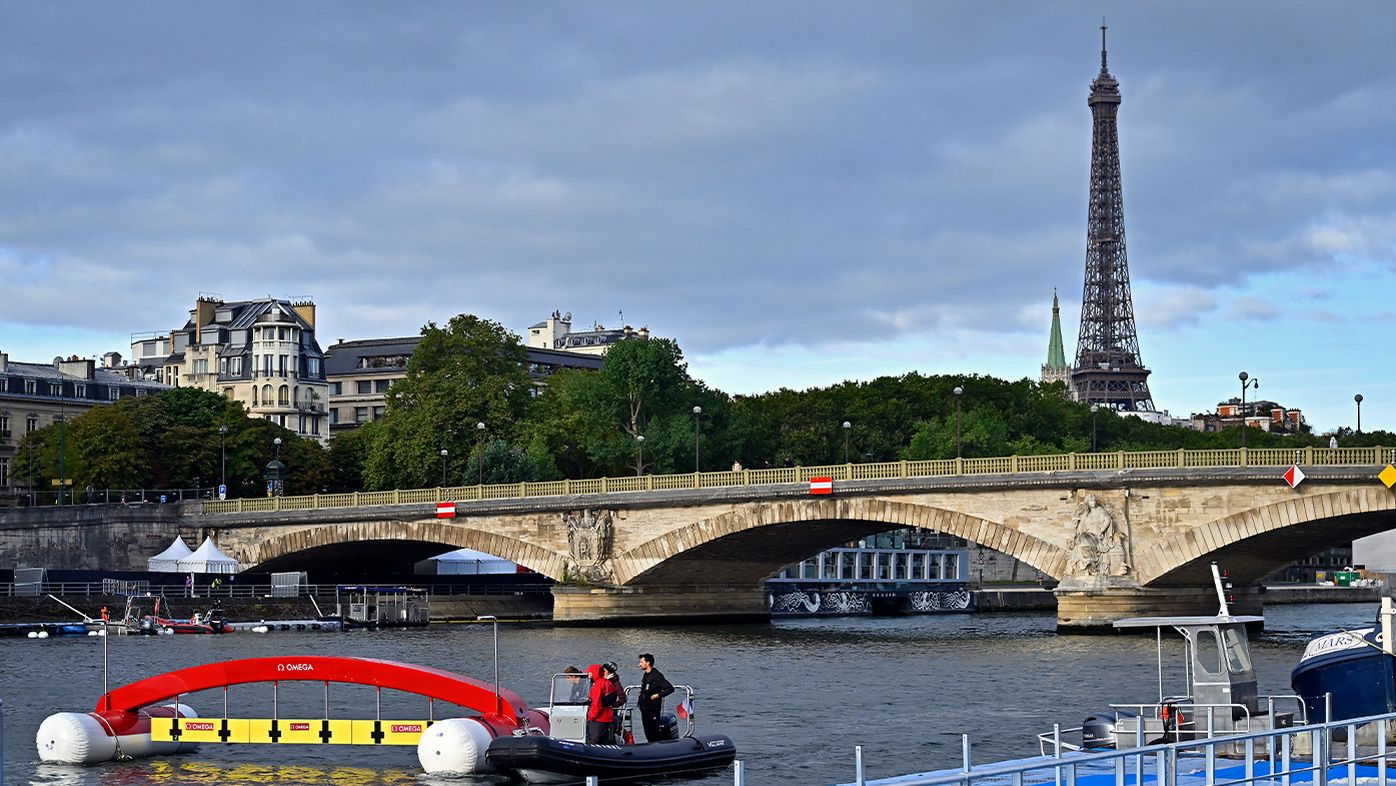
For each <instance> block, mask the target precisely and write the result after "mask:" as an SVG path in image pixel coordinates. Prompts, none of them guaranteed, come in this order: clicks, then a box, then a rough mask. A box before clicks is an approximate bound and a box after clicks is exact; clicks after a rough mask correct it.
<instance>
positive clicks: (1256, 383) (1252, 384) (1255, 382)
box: [1236, 371, 1260, 448]
mask: <svg viewBox="0 0 1396 786" xmlns="http://www.w3.org/2000/svg"><path fill="white" fill-rule="evenodd" d="M1236 378H1237V379H1239V380H1241V447H1243V448H1244V447H1245V446H1246V388H1252V389H1255V390H1260V378H1259V377H1257V378H1255V379H1250V374H1247V373H1246V372H1244V371H1242V372H1241V373H1240V374H1237V375H1236ZM1248 379H1249V380H1250V381H1249V382H1247V381H1246V380H1248Z"/></svg>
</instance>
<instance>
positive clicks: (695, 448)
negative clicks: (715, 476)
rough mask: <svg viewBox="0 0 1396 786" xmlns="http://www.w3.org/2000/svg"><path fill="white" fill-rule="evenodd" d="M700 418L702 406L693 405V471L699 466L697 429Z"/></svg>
mask: <svg viewBox="0 0 1396 786" xmlns="http://www.w3.org/2000/svg"><path fill="white" fill-rule="evenodd" d="M702 419H703V408H702V407H700V406H696V405H695V406H694V407H693V471H694V472H695V473H697V472H699V469H698V466H699V464H698V444H699V431H698V425H699V423H701V422H702Z"/></svg>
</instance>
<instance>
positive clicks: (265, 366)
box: [262, 355, 271, 376]
mask: <svg viewBox="0 0 1396 786" xmlns="http://www.w3.org/2000/svg"><path fill="white" fill-rule="evenodd" d="M262 373H263V374H265V375H267V376H271V355H263V356H262Z"/></svg>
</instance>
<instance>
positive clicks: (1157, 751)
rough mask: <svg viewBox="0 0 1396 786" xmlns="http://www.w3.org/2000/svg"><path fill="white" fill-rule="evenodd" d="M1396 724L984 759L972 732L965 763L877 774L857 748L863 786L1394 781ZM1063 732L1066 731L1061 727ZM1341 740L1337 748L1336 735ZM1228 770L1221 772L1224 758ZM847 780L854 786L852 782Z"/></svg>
mask: <svg viewBox="0 0 1396 786" xmlns="http://www.w3.org/2000/svg"><path fill="white" fill-rule="evenodd" d="M1364 730H1370V731H1369V734H1368V735H1367V739H1371V740H1373V741H1374V742H1373V744H1370V745H1363V746H1362V747H1360V748H1359V745H1358V736H1359V732H1360V731H1364ZM1393 731H1396V712H1390V713H1384V714H1380V715H1370V716H1366V717H1362V718H1351V719H1346V720H1336V721H1329V722H1326V723H1314V724H1309V725H1303V726H1289V727H1284V728H1279V729H1266V730H1263V731H1253V732H1244V733H1236V734H1227V735H1224V736H1219V737H1209V738H1200V739H1193V740H1180V741H1177V742H1168V743H1156V744H1151V745H1145V746H1142V747H1138V748H1127V749H1119V750H1103V751H1079V752H1065V751H1063V752H1060V753H1057V754H1055V755H1047V756H1043V757H1040V758H1034V759H1027V760H1022V759H1020V760H1017V761H1009V762H1001V763H998V764H987V765H976V764H974V763H973V757H972V747H971V744H970V740H969V735H964V736H963V737H962V738H961V743H962V760H963V764H962V766H961V767H959V768H957V769H950V770H941V771H937V772H928V773H923V774H913V775H903V776H899V777H895V778H887V779H882V780H879V781H875V782H874V781H869V780H868V778H867V773H866V767H865V765H866V761H865V757H864V754H863V749H862V746H856V747H855V749H854V775H855V780H854V781H853V782H852V783H853V784H856V786H866V785H867V784H870V783H873V784H887V786H892V785H893V784H895V786H951V785H952V784H954V785H955V786H1028V785H1029V784H1048V783H1052V784H1076V783H1077V782H1078V778H1082V777H1086V776H1088V775H1109V774H1111V773H1113V775H1114V782H1115V783H1116V784H1122V783H1136V784H1137V783H1143V782H1145V780H1146V779H1147V780H1152V781H1154V783H1156V784H1159V786H1176V784H1178V783H1179V782H1180V778H1181V779H1182V780H1183V782H1186V781H1187V780H1188V779H1190V778H1193V779H1200V778H1202V777H1203V776H1205V778H1206V780H1205V783H1206V784H1207V786H1271V785H1272V784H1284V785H1285V786H1288V785H1289V784H1291V783H1297V782H1301V781H1302V782H1311V783H1312V784H1313V786H1328V784H1329V782H1330V780H1338V779H1342V780H1345V781H1346V782H1347V783H1349V784H1352V783H1357V782H1358V780H1357V779H1358V776H1359V771H1358V769H1359V766H1360V767H1362V777H1363V778H1364V779H1367V778H1370V779H1371V781H1372V782H1373V783H1374V784H1377V785H1378V786H1386V784H1387V783H1388V776H1389V774H1390V772H1389V771H1390V764H1389V763H1388V762H1387V740H1388V739H1389V738H1390V736H1391V734H1392V732H1393ZM1059 733H1060V732H1059ZM1335 739H1336V740H1338V741H1339V745H1338V746H1337V749H1336V750H1335V746H1334V741H1335ZM1219 760H1220V761H1221V763H1222V765H1223V768H1224V771H1222V772H1218V761H1219ZM844 786H852V785H851V784H845V785H844Z"/></svg>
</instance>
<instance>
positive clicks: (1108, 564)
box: [1064, 494, 1136, 586]
mask: <svg viewBox="0 0 1396 786" xmlns="http://www.w3.org/2000/svg"><path fill="white" fill-rule="evenodd" d="M1122 502H1124V500H1122ZM1072 525H1073V527H1074V530H1075V534H1074V535H1073V536H1072V538H1071V542H1070V543H1068V544H1067V563H1066V572H1067V576H1066V577H1065V581H1064V583H1068V582H1069V583H1073V584H1095V585H1106V586H1119V585H1125V584H1130V585H1132V584H1135V583H1136V579H1135V576H1134V566H1133V564H1132V562H1133V557H1132V556H1131V546H1132V544H1131V543H1130V524H1129V517H1128V514H1127V508H1126V507H1125V506H1124V505H1123V504H1116V503H1114V502H1113V501H1111V500H1108V499H1106V498H1104V497H1103V496H1102V495H1099V494H1087V495H1086V496H1085V498H1083V499H1082V500H1081V503H1080V504H1079V505H1077V506H1076V513H1075V515H1074V516H1073V517H1072Z"/></svg>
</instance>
